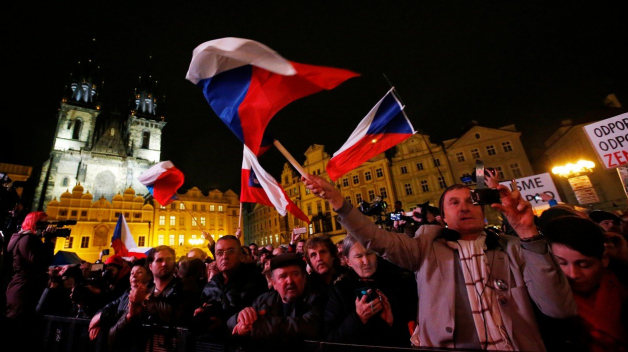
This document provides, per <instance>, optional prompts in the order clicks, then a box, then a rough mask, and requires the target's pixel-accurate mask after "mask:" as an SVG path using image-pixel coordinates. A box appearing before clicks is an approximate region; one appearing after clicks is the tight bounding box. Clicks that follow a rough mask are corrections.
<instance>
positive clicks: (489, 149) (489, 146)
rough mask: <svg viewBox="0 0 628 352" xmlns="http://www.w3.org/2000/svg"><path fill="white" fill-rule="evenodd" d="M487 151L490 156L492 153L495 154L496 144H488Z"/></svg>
mask: <svg viewBox="0 0 628 352" xmlns="http://www.w3.org/2000/svg"><path fill="white" fill-rule="evenodd" d="M486 152H487V153H488V155H489V156H491V155H495V154H496V152H495V146H494V145H488V146H486Z"/></svg>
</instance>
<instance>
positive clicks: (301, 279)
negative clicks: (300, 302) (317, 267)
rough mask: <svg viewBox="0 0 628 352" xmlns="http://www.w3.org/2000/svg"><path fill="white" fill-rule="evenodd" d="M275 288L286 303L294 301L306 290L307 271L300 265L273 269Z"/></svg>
mask: <svg viewBox="0 0 628 352" xmlns="http://www.w3.org/2000/svg"><path fill="white" fill-rule="evenodd" d="M272 283H273V288H274V289H275V290H276V291H277V292H278V293H279V296H281V300H282V301H283V302H284V303H290V302H294V301H295V300H296V299H297V298H299V297H301V295H302V294H303V291H304V290H305V272H304V271H303V269H301V267H299V266H298V265H288V266H285V267H283V268H277V269H275V270H273V275H272Z"/></svg>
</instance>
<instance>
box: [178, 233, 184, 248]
mask: <svg viewBox="0 0 628 352" xmlns="http://www.w3.org/2000/svg"><path fill="white" fill-rule="evenodd" d="M184 244H185V235H179V246H183V245H184Z"/></svg>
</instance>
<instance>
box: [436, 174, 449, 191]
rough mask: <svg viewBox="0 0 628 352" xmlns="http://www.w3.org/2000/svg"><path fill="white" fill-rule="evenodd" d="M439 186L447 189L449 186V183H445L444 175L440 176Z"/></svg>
mask: <svg viewBox="0 0 628 352" xmlns="http://www.w3.org/2000/svg"><path fill="white" fill-rule="evenodd" d="M438 187H440V189H445V188H447V184H446V183H445V178H443V177H440V176H439V177H438Z"/></svg>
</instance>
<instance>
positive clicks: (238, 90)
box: [186, 38, 358, 155]
mask: <svg viewBox="0 0 628 352" xmlns="http://www.w3.org/2000/svg"><path fill="white" fill-rule="evenodd" d="M356 76H358V74H357V73H355V72H351V71H348V70H343V69H337V68H331V67H323V66H312V65H305V64H299V63H296V62H291V61H288V60H286V59H284V58H283V57H281V55H279V54H278V53H276V52H275V51H273V50H272V49H270V48H269V47H267V46H265V45H263V44H261V43H258V42H255V41H253V40H249V39H242V38H222V39H216V40H212V41H209V42H205V43H203V44H201V45H199V46H198V47H196V49H194V52H193V54H192V62H191V63H190V68H189V70H188V72H187V75H186V79H187V80H189V81H190V82H192V83H194V84H196V85H197V86H199V87H201V88H202V89H203V94H204V96H205V99H207V102H208V103H209V105H210V106H211V107H212V109H213V110H214V112H215V113H216V115H218V117H220V119H221V120H222V121H223V122H224V123H225V124H226V125H227V127H229V129H231V131H232V132H233V133H234V134H235V135H236V136H237V137H238V139H240V141H241V142H242V143H244V144H245V145H247V146H248V147H249V149H250V150H251V151H252V152H253V153H254V154H255V155H260V154H262V153H263V152H264V151H265V150H267V149H268V148H270V146H271V145H272V139H271V138H268V136H265V131H266V126H268V123H269V122H270V119H271V118H272V117H273V116H275V114H276V113H277V112H278V111H279V110H281V109H282V108H284V107H285V106H286V105H288V104H289V103H291V102H293V101H295V100H297V99H299V98H303V97H305V96H308V95H310V94H314V93H316V92H319V91H321V90H323V89H326V90H329V89H333V88H335V87H337V86H338V85H340V84H341V83H342V82H344V81H346V80H347V79H349V78H352V77H356Z"/></svg>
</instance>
